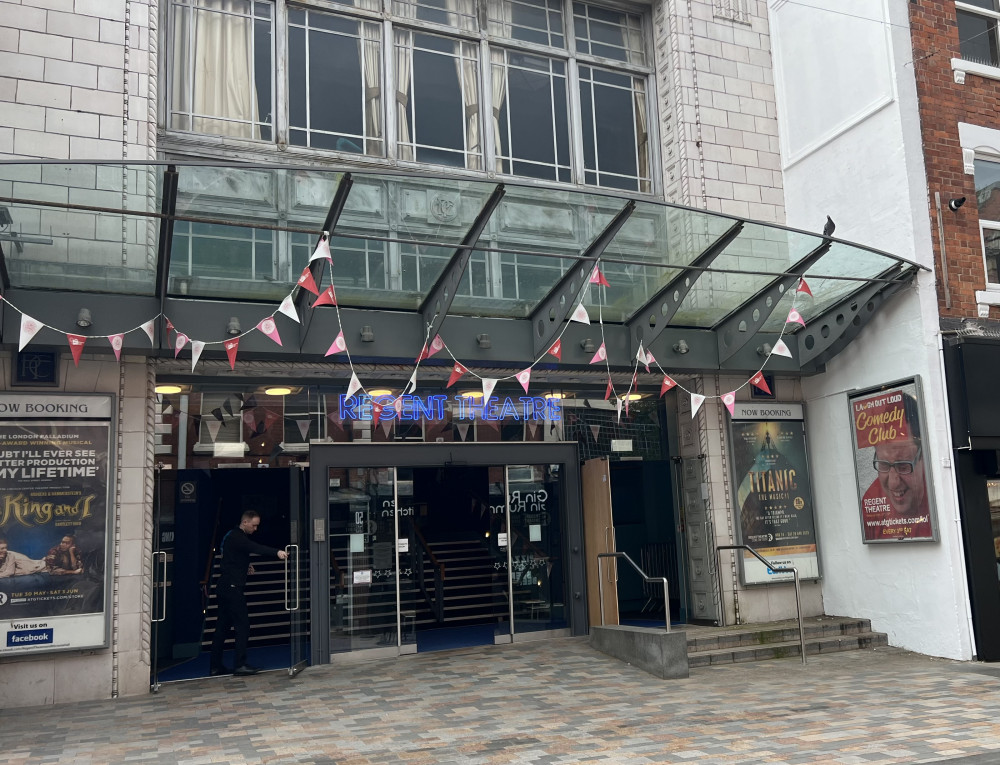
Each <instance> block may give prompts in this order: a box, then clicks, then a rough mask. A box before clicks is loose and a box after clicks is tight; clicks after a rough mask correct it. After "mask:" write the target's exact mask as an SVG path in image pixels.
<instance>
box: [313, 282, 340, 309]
mask: <svg viewBox="0 0 1000 765" xmlns="http://www.w3.org/2000/svg"><path fill="white" fill-rule="evenodd" d="M318 305H337V293H336V292H334V291H333V285H332V284H331V285H330V286H329V287H327V288H326V289H325V290H323V294H322V295H320V296H319V297H318V298H316V302H315V303H313V308H315V307H316V306H318Z"/></svg>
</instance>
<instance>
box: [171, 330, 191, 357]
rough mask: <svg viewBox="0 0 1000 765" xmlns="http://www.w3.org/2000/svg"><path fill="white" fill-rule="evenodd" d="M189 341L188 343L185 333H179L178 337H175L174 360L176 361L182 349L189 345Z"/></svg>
mask: <svg viewBox="0 0 1000 765" xmlns="http://www.w3.org/2000/svg"><path fill="white" fill-rule="evenodd" d="M187 341H188V336H187V335H185V334H184V333H183V332H178V333H177V335H176V336H175V337H174V358H175V359H176V358H177V355H178V354H179V353H180V352H181V349H182V348H183V347H184V346H185V345H187Z"/></svg>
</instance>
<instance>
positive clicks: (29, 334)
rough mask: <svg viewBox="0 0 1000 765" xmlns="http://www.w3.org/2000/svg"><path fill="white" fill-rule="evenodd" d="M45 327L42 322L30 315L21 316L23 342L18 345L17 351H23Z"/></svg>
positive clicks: (23, 314)
mask: <svg viewBox="0 0 1000 765" xmlns="http://www.w3.org/2000/svg"><path fill="white" fill-rule="evenodd" d="M43 326H44V325H43V324H42V323H41V322H40V321H36V320H35V319H32V318H31V317H30V316H28V314H26V313H22V314H21V341H20V343H18V346H17V350H18V351H23V350H24V346H26V345H27V344H28V343H30V342H31V338H33V337H34V336H35V335H37V334H38V330H40V329H41V328H42V327H43Z"/></svg>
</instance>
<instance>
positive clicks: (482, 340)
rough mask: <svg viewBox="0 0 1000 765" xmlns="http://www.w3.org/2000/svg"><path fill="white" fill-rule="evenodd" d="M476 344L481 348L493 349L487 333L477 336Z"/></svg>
mask: <svg viewBox="0 0 1000 765" xmlns="http://www.w3.org/2000/svg"><path fill="white" fill-rule="evenodd" d="M476 343H477V344H478V345H479V347H480V348H491V347H493V343H492V341H491V340H490V336H489V335H487V334H486V333H483V334H482V335H476Z"/></svg>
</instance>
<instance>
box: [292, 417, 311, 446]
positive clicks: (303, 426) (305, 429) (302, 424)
mask: <svg viewBox="0 0 1000 765" xmlns="http://www.w3.org/2000/svg"><path fill="white" fill-rule="evenodd" d="M311 422H312V421H311V420H309V419H308V418H305V417H303V418H302V419H301V420H296V421H295V424H296V425H298V426H299V433H300V434H302V440H303V441H305V440H306V436H308V435H309V425H310V424H311Z"/></svg>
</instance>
